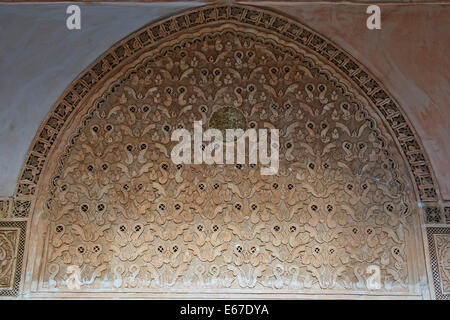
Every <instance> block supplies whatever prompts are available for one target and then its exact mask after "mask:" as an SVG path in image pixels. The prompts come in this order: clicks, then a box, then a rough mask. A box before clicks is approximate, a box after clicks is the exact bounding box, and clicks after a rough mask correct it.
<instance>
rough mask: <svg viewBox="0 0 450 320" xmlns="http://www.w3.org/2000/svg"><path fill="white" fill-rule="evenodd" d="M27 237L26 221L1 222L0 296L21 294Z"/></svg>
mask: <svg viewBox="0 0 450 320" xmlns="http://www.w3.org/2000/svg"><path fill="white" fill-rule="evenodd" d="M25 237H26V222H25V221H0V296H17V295H18V293H19V285H20V279H21V270H22V263H23V255H24V249H25Z"/></svg>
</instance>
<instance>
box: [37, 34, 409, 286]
mask: <svg viewBox="0 0 450 320" xmlns="http://www.w3.org/2000/svg"><path fill="white" fill-rule="evenodd" d="M249 31H250V30H247V32H246V33H243V32H239V31H237V30H236V28H232V27H222V28H219V29H218V30H214V29H205V30H204V31H202V32H197V34H195V35H185V36H184V37H183V40H179V41H178V43H176V44H174V45H172V46H166V47H162V48H160V49H159V51H154V52H152V53H151V54H148V55H147V56H146V55H143V57H142V58H141V59H140V60H139V61H137V62H136V64H135V65H133V66H130V67H129V68H128V69H126V70H124V71H123V72H122V73H121V74H120V75H119V76H117V78H116V79H115V81H114V82H113V84H112V85H110V86H108V88H105V89H104V90H102V91H101V92H99V93H98V98H97V99H96V100H95V102H94V103H93V104H92V105H90V106H88V107H89V111H88V112H87V114H86V116H85V117H84V119H83V121H82V123H80V125H79V127H78V129H77V130H76V131H77V133H76V135H75V136H74V137H73V139H70V143H69V144H68V146H67V148H66V151H65V153H64V154H63V155H62V156H61V158H60V159H61V161H60V162H58V163H60V165H59V166H58V167H57V170H56V172H55V173H54V179H51V185H50V187H49V194H48V195H47V197H48V201H47V207H46V216H47V218H48V220H49V224H48V232H47V242H46V250H44V253H45V256H44V257H43V261H44V262H43V263H44V268H43V274H42V277H41V282H40V290H42V291H47V292H52V291H57V292H63V291H67V290H85V291H86V290H87V291H89V290H96V291H98V290H102V291H115V292H117V291H119V292H126V291H130V290H131V291H133V290H140V291H149V292H161V291H164V292H167V291H183V290H186V289H187V288H189V291H190V292H203V291H205V290H214V291H216V292H237V291H236V290H240V291H239V292H243V291H245V292H252V291H253V292H254V291H255V290H256V291H258V292H284V293H298V292H347V293H360V292H365V293H370V289H373V288H378V285H377V284H374V285H371V286H370V287H368V285H367V283H369V281H368V280H369V278H370V276H371V274H370V273H368V272H367V270H372V269H374V268H368V267H369V266H371V265H375V266H376V267H375V269H376V270H378V269H377V268H379V270H380V273H381V274H380V276H381V284H380V286H381V288H379V289H375V290H379V292H384V293H386V294H391V293H394V294H408V293H410V284H411V281H413V279H414V276H413V275H412V271H410V270H411V264H412V263H413V260H412V259H414V255H413V254H411V245H412V244H411V230H412V220H411V213H412V212H413V210H412V209H411V204H410V200H409V197H410V195H409V194H408V192H407V190H405V185H406V184H405V181H404V177H403V175H404V173H403V172H402V171H399V169H398V164H397V163H398V161H401V160H399V158H398V157H396V156H395V155H392V154H395V152H396V151H395V152H393V153H392V150H394V149H393V148H395V147H394V145H393V144H392V141H391V139H390V138H389V136H388V135H387V134H386V133H385V132H383V130H384V129H383V127H382V125H381V123H380V120H379V118H378V117H377V116H376V115H374V114H373V113H372V112H370V110H369V109H370V108H369V107H368V102H367V101H366V100H364V99H363V98H362V97H361V96H359V94H358V92H357V91H356V90H354V89H351V87H350V86H349V85H348V83H347V82H346V81H345V80H344V79H343V77H342V76H341V75H340V74H339V73H337V72H335V71H333V70H332V69H330V68H328V67H325V66H324V65H323V64H321V63H320V62H319V61H318V60H317V59H315V58H314V57H312V56H311V55H308V54H306V53H305V52H303V51H301V50H298V51H296V50H294V49H292V48H287V47H284V46H280V45H279V44H277V42H276V41H274V40H273V39H268V38H266V37H265V36H264V34H262V33H258V32H256V31H252V32H249ZM224 108H228V109H224ZM230 108H231V109H230ZM233 108H234V109H235V110H236V111H233V112H234V114H242V115H243V116H244V117H245V121H241V120H239V121H238V122H239V126H247V127H250V128H270V127H274V128H280V129H281V140H280V148H281V149H280V157H281V159H280V160H281V161H280V170H279V172H278V174H277V175H275V176H261V175H260V174H259V165H256V166H250V165H248V164H242V165H235V166H233V165H223V166H205V165H203V166H195V165H174V164H173V163H172V162H171V160H170V151H171V149H172V147H173V145H174V142H171V141H170V134H171V132H172V131H173V130H174V129H176V128H186V129H188V130H191V131H192V125H193V121H195V120H203V124H204V126H205V129H206V128H207V126H208V123H211V122H210V120H211V118H213V119H216V118H214V115H215V114H216V115H217V114H220V112H217V111H218V110H226V112H225V113H230V111H231V110H233ZM86 109H88V108H86ZM237 111H238V112H237ZM216 122H217V121H216V120H214V121H213V123H216ZM219 123H220V121H219ZM78 288H79V289H78Z"/></svg>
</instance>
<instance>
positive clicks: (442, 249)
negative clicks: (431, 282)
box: [434, 234, 450, 295]
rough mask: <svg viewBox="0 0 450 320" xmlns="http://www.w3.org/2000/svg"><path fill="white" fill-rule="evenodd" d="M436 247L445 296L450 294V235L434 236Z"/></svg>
mask: <svg viewBox="0 0 450 320" xmlns="http://www.w3.org/2000/svg"><path fill="white" fill-rule="evenodd" d="M434 241H435V246H436V255H437V264H438V266H439V275H440V277H441V287H442V293H443V294H447V295H448V294H450V235H449V234H436V235H434Z"/></svg>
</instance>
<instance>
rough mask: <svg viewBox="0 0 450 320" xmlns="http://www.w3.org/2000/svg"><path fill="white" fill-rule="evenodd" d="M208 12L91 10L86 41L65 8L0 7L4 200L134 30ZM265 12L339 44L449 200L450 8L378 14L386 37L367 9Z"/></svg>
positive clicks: (304, 7) (387, 8)
mask: <svg viewBox="0 0 450 320" xmlns="http://www.w3.org/2000/svg"><path fill="white" fill-rule="evenodd" d="M241 3H245V2H241ZM251 3H252V4H255V2H251ZM202 4H203V3H202V2H180V3H173V2H171V3H166V4H131V3H130V4H115V5H99V4H95V5H87V4H84V5H81V8H82V29H81V30H78V31H69V30H67V29H66V27H65V19H66V17H67V15H66V14H65V9H66V4H52V5H29V4H28V5H23V4H22V5H20V4H1V5H0V57H1V59H0V98H1V99H0V116H1V118H2V120H3V126H1V127H0V150H1V153H0V196H9V195H12V193H13V192H14V187H15V184H16V180H17V176H18V174H19V171H20V168H21V166H22V163H23V161H24V158H25V155H26V152H27V149H28V148H29V145H30V143H31V141H32V139H33V137H34V135H35V133H36V131H37V129H38V128H39V126H40V125H41V123H42V121H43V120H44V119H45V117H46V115H47V114H48V112H49V111H50V109H51V108H52V107H53V104H54V103H55V102H56V100H57V99H58V97H59V96H60V95H61V93H62V92H63V91H64V89H65V88H67V87H68V86H69V85H70V83H71V82H72V81H73V80H74V79H75V78H76V76H77V75H78V74H79V73H80V72H81V71H82V70H84V69H85V68H86V67H87V66H88V65H89V64H90V63H91V62H93V61H94V60H95V58H96V57H98V56H99V55H100V54H101V53H103V52H104V51H106V50H107V49H108V48H109V47H111V46H112V45H113V44H114V43H115V42H117V41H118V40H120V39H121V38H123V37H125V36H126V35H128V34H130V33H131V32H133V31H134V30H136V29H138V28H140V27H142V26H144V25H145V24H148V23H150V22H153V21H157V20H159V19H161V18H163V17H166V16H168V15H171V14H175V13H178V12H181V11H183V10H186V9H188V8H190V7H195V6H199V5H202ZM263 5H264V6H265V7H270V8H271V9H274V10H277V11H282V12H285V13H286V14H288V15H290V16H291V17H295V18H297V19H298V20H300V21H301V22H303V23H304V24H306V25H308V26H310V27H311V28H313V29H315V30H316V31H318V32H319V33H321V34H322V35H324V36H325V37H328V38H329V39H332V40H333V41H334V42H335V43H337V44H338V45H339V46H341V47H342V48H344V49H346V50H347V51H348V52H349V53H350V54H352V55H353V56H354V57H355V58H356V59H357V60H359V61H360V62H361V63H363V64H364V65H365V66H366V67H368V69H369V70H370V71H371V72H373V73H374V74H375V75H376V76H377V77H378V79H379V80H380V81H381V82H382V83H383V84H384V85H385V86H386V87H387V89H388V90H389V91H390V93H391V94H392V95H393V96H394V97H395V98H396V99H397V101H398V102H399V103H400V105H401V107H403V109H404V110H405V112H406V114H407V115H408V116H409V119H410V120H411V122H412V124H413V126H414V127H415V129H416V130H417V132H418V134H419V136H420V137H421V139H422V142H423V144H424V146H425V149H426V151H427V152H428V155H429V156H430V159H431V162H432V166H433V168H434V170H435V173H436V176H437V181H438V184H439V187H440V189H441V192H442V195H443V197H444V199H447V200H448V199H450V183H449V182H450V172H448V170H447V168H448V159H450V146H449V144H448V143H447V141H448V140H449V139H450V133H449V132H448V129H447V128H448V127H449V116H450V107H449V105H448V102H449V101H450V99H449V98H450V90H449V83H450V81H449V75H448V74H447V73H446V72H445V71H446V70H450V61H449V60H448V59H447V58H446V54H447V52H448V50H449V46H450V45H449V43H450V32H449V29H448V25H449V23H450V6H449V5H435V4H427V5H380V6H381V9H382V29H381V30H374V31H371V30H368V29H367V28H366V27H365V20H366V18H367V15H366V13H365V9H366V5H355V4H334V5H332V4H314V3H307V4H298V3H296V4H294V3H292V4H289V3H285V4H273V3H270V2H265V3H263Z"/></svg>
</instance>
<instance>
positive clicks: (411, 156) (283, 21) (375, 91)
mask: <svg viewBox="0 0 450 320" xmlns="http://www.w3.org/2000/svg"><path fill="white" fill-rule="evenodd" d="M227 21H229V22H233V23H236V24H239V25H240V26H242V27H246V26H250V27H253V28H256V29H260V30H266V31H269V32H272V33H273V34H276V35H277V36H279V37H280V38H283V39H286V40H289V41H292V42H294V43H296V44H297V45H300V46H302V47H303V48H305V49H308V50H312V51H313V52H315V53H316V54H317V55H319V56H320V57H321V58H322V59H325V60H326V61H328V62H329V63H331V64H333V65H335V66H336V67H337V68H339V70H341V72H342V73H344V74H345V75H346V76H347V78H348V79H349V80H350V81H351V82H352V83H353V85H356V86H357V87H359V88H361V90H362V91H363V92H364V94H365V96H366V97H367V98H368V99H369V100H370V101H371V102H372V103H373V104H374V105H375V106H376V108H377V109H378V111H379V112H380V113H381V115H382V117H383V119H384V120H385V122H386V124H388V125H389V127H390V128H391V129H392V132H393V133H394V136H395V139H396V140H397V141H398V143H399V145H400V146H401V148H402V151H403V153H404V155H405V157H406V158H407V161H408V164H409V168H410V171H411V173H412V174H413V177H414V182H415V185H416V189H417V191H418V196H419V199H420V200H421V201H437V200H438V197H437V189H436V184H435V182H434V178H433V173H432V170H431V167H430V166H429V164H428V162H427V157H426V155H425V152H424V151H423V147H422V146H421V143H420V141H419V140H418V139H417V137H416V134H415V133H414V131H413V129H412V128H411V126H410V125H409V123H408V121H407V120H406V118H405V117H404V116H403V114H402V112H401V111H400V109H399V108H398V106H397V104H396V102H395V101H394V100H393V99H392V98H391V97H390V96H389V94H388V93H387V92H386V90H385V89H384V88H383V87H382V86H381V85H380V84H379V83H378V81H376V80H375V79H374V77H373V76H372V75H371V74H370V73H369V72H368V71H367V70H366V69H365V68H364V67H362V66H361V65H360V64H359V63H358V62H357V61H356V60H355V59H353V58H352V57H351V56H350V55H348V54H347V53H345V52H344V51H342V50H341V49H339V48H337V47H336V46H335V45H334V44H333V43H331V42H330V41H328V40H326V39H324V38H323V37H321V36H320V35H318V34H317V33H315V32H314V31H312V30H310V29H308V28H307V27H305V26H303V25H301V24H299V23H298V22H295V21H293V20H290V19H288V18H286V17H283V16H280V15H277V14H274V13H272V12H269V11H266V10H262V9H256V8H253V7H246V6H240V5H239V6H238V5H232V6H229V5H219V6H205V7H202V8H198V9H195V10H192V11H190V12H188V13H184V14H180V15H178V16H174V17H171V18H169V19H166V20H163V21H162V22H160V23H156V24H152V25H150V26H147V27H144V28H143V29H141V30H139V31H138V32H135V33H133V35H131V36H129V37H128V38H126V39H125V40H123V41H122V42H120V43H119V44H117V45H115V46H114V47H113V48H111V49H110V50H109V51H108V52H107V53H105V54H104V55H103V56H102V57H101V58H99V59H98V60H97V61H96V62H95V63H94V64H93V65H92V66H91V67H90V68H89V70H87V71H86V72H85V73H83V75H81V76H80V77H79V78H78V79H77V80H76V81H74V83H73V84H72V86H71V87H70V88H69V89H68V90H67V91H66V92H65V93H64V94H63V96H62V98H61V99H60V100H59V101H58V102H57V104H56V106H55V108H54V109H53V111H52V112H51V114H50V116H49V117H48V119H47V120H46V122H45V124H44V126H43V127H42V129H41V131H40V132H39V133H38V135H37V136H36V139H35V141H34V144H33V146H32V147H31V148H30V151H29V153H28V155H27V158H26V159H27V160H26V161H25V163H24V166H23V169H22V172H21V174H20V178H19V180H18V183H17V187H16V191H15V199H16V200H17V201H16V202H15V207H14V211H13V214H14V215H15V216H17V217H25V216H27V215H28V214H29V213H30V207H31V202H32V200H33V195H34V194H35V192H36V185H37V183H38V181H39V178H40V175H41V172H42V168H43V166H44V163H45V161H46V157H47V155H48V153H49V151H50V149H51V147H52V145H53V143H54V141H55V139H56V138H57V136H58V134H59V133H60V131H61V129H62V128H63V126H64V124H65V122H66V121H67V119H68V118H69V117H70V115H71V114H72V112H73V110H74V109H75V108H77V107H78V106H79V104H80V103H81V101H82V100H83V98H84V97H85V96H86V95H87V94H88V93H89V92H91V91H92V90H93V89H94V88H95V87H96V84H97V83H99V82H100V81H101V80H102V79H103V78H104V77H105V76H107V75H108V74H109V73H111V72H112V71H113V70H115V69H116V68H117V67H119V66H121V64H122V62H123V61H125V60H129V59H130V58H131V57H133V56H135V55H136V54H138V53H139V52H140V51H141V50H143V49H145V48H148V47H151V46H153V45H154V44H155V43H158V42H161V41H164V40H165V39H167V38H168V37H170V36H173V35H177V34H180V33H182V32H184V31H185V30H194V29H195V28H196V27H198V26H206V25H213V24H215V23H219V22H227Z"/></svg>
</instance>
